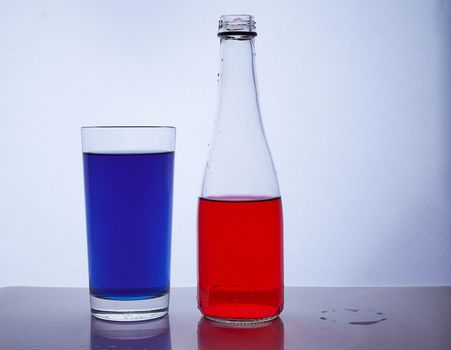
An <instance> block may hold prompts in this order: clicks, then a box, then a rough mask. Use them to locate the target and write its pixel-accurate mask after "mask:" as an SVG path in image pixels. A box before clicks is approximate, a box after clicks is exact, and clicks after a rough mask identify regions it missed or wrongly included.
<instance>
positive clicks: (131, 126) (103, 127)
mask: <svg viewBox="0 0 451 350" xmlns="http://www.w3.org/2000/svg"><path fill="white" fill-rule="evenodd" d="M80 129H82V130H85V129H172V130H176V127H175V126H171V125H92V126H91V125H89V126H82V127H80Z"/></svg>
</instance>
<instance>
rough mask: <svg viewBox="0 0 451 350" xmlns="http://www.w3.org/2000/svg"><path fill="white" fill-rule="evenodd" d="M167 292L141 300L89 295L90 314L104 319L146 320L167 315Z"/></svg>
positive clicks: (122, 320)
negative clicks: (113, 298)
mask: <svg viewBox="0 0 451 350" xmlns="http://www.w3.org/2000/svg"><path fill="white" fill-rule="evenodd" d="M168 309H169V293H166V294H164V295H161V296H159V297H155V298H149V299H142V300H112V299H103V298H98V297H95V296H93V295H91V314H92V315H93V316H94V317H96V318H99V319H101V320H106V321H119V322H130V321H146V320H153V319H156V318H160V317H163V316H165V315H167V313H168Z"/></svg>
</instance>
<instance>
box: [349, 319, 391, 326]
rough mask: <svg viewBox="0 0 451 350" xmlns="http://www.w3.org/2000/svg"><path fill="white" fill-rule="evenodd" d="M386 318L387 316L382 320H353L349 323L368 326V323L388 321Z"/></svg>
mask: <svg viewBox="0 0 451 350" xmlns="http://www.w3.org/2000/svg"><path fill="white" fill-rule="evenodd" d="M386 320H387V319H386V318H381V319H380V320H373V321H353V322H349V324H352V325H360V326H367V325H371V324H375V323H379V322H382V321H386Z"/></svg>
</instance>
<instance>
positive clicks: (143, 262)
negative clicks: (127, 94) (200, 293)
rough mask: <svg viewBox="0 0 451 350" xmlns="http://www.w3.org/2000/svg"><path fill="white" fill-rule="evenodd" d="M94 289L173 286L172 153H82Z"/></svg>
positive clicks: (145, 293) (127, 291) (127, 293)
mask: <svg viewBox="0 0 451 350" xmlns="http://www.w3.org/2000/svg"><path fill="white" fill-rule="evenodd" d="M83 164H84V176H85V198H86V221H87V231H88V256H89V276H90V289H91V294H92V295H95V296H97V297H100V298H107V299H117V300H138V299H145V298H150V297H156V296H160V295H163V294H165V293H167V292H168V291H169V271H170V247H171V220H172V185H173V168H174V153H173V152H167V153H151V154H93V153H84V154H83Z"/></svg>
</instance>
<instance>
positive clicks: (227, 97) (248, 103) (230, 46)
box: [218, 37, 260, 125]
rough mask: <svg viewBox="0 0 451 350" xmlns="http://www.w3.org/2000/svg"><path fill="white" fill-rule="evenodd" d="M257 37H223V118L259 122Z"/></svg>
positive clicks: (219, 114)
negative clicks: (255, 41)
mask: <svg viewBox="0 0 451 350" xmlns="http://www.w3.org/2000/svg"><path fill="white" fill-rule="evenodd" d="M254 57H255V49H254V39H253V38H249V39H245V40H239V39H231V38H227V37H224V38H221V64H220V76H219V105H218V107H219V111H218V117H219V118H227V119H228V120H229V121H232V120H237V119H239V122H240V124H241V125H243V123H244V124H246V120H249V121H250V120H251V119H252V122H253V123H255V118H258V119H260V111H259V105H258V92H257V81H256V75H255V68H254Z"/></svg>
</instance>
